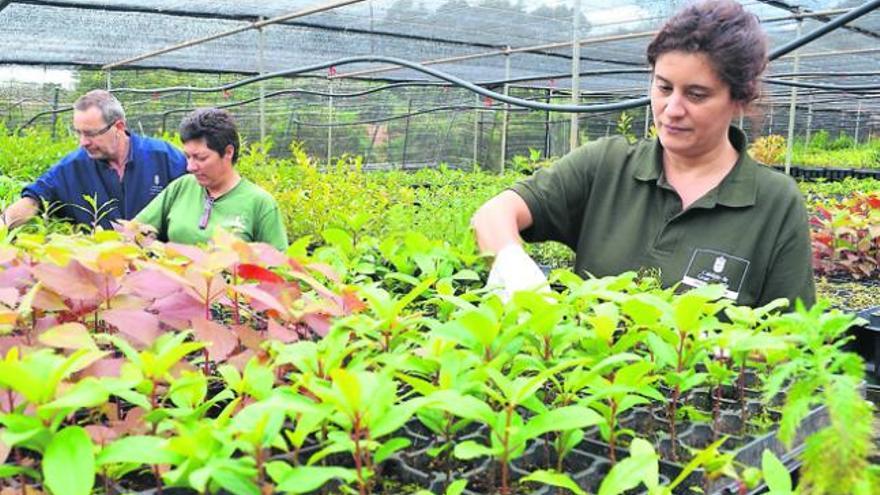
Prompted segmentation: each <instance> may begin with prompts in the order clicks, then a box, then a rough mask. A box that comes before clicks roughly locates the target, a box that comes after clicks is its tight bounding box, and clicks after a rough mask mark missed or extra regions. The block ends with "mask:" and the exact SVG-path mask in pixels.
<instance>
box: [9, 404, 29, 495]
mask: <svg viewBox="0 0 880 495" xmlns="http://www.w3.org/2000/svg"><path fill="white" fill-rule="evenodd" d="M10 404H11V402H10ZM13 452H15V464H16V465H17V466H22V465H23V464H22V459H21V452H20V451H19V450H18V449H17V448H16V449H13ZM18 485H19V486H20V487H21V495H27V483H26V482H25V478H24V473H20V474H19V475H18Z"/></svg>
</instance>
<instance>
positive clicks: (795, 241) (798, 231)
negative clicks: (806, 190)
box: [758, 190, 816, 307]
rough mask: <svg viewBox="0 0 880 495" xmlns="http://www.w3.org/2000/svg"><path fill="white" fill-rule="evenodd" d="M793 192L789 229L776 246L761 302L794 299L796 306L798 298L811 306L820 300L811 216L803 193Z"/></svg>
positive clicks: (788, 213)
mask: <svg viewBox="0 0 880 495" xmlns="http://www.w3.org/2000/svg"><path fill="white" fill-rule="evenodd" d="M791 194H792V196H793V197H792V199H791V200H790V201H789V202H788V208H787V209H786V216H785V220H784V225H786V226H787V228H786V229H785V230H784V232H783V233H782V235H780V236H779V238H778V240H777V242H776V244H775V245H774V248H773V251H774V252H773V257H772V259H771V261H770V266H769V270H768V273H767V278H766V282H765V284H764V288H763V290H762V291H761V296H760V300H759V301H758V304H759V305H764V304H767V303H769V302H770V301H772V300H774V299H777V298H780V297H784V298H786V299H788V300H789V301H791V304H792V307H793V306H794V302H795V300H796V299H800V300H801V301H803V302H804V305H806V306H807V307H810V306H812V305H813V304H814V303H815V302H816V287H815V282H814V279H813V265H812V261H813V259H812V256H813V251H812V243H811V239H810V227H809V217H808V214H807V209H806V206H805V204H804V201H803V198H801V196H800V193H799V192H798V191H796V190H795V191H792V193H791Z"/></svg>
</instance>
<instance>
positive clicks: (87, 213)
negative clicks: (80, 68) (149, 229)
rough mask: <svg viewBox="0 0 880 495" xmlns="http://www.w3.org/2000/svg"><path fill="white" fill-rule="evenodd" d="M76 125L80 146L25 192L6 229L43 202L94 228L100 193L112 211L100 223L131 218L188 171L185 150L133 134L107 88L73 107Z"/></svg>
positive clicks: (8, 214) (5, 218)
mask: <svg viewBox="0 0 880 495" xmlns="http://www.w3.org/2000/svg"><path fill="white" fill-rule="evenodd" d="M73 128H74V132H75V133H76V134H77V135H78V136H79V144H80V147H79V148H78V149H77V150H76V151H74V152H72V153H70V154H68V155H67V156H65V157H64V158H62V159H61V161H59V162H58V163H57V164H55V165H54V166H53V167H52V168H51V169H49V170H48V171H47V172H46V173H44V174H43V175H42V176H40V177H39V178H37V180H36V181H34V183H33V184H30V185H28V186H27V187H25V188H24V190H22V192H21V196H22V197H21V199H20V200H18V201H16V202H15V203H13V204H12V205H10V206H9V208H7V209H6V211H5V212H3V214H2V215H0V227H2V226H3V225H4V224H5V225H7V226H9V227H15V226H17V225H19V224H21V223H23V222H26V221H27V220H28V219H30V218H31V217H33V216H34V215H35V214H36V213H37V211H38V209H39V207H40V205H41V204H42V203H43V202H46V203H48V204H53V203H54V204H56V205H58V209H57V210H53V213H54V214H56V215H58V216H61V217H64V218H68V219H70V220H72V221H74V222H75V223H80V224H86V225H90V226H94V225H93V223H94V220H95V219H94V214H93V211H92V210H93V208H92V207H90V206H89V204H88V202H86V200H85V199H84V198H83V196H84V195H88V196H94V197H95V198H96V200H97V205H98V206H100V205H104V204H106V205H107V206H106V207H105V210H107V209H108V208H109V211H108V213H107V214H106V215H104V217H103V218H101V219H100V221H99V222H98V225H100V226H102V227H104V228H105V229H109V228H111V222H112V221H114V220H119V219H124V220H130V219H132V218H134V216H135V215H137V213H138V212H139V211H141V210H142V209H143V208H144V206H146V205H147V203H149V202H150V200H152V199H153V198H154V197H155V196H156V195H158V194H159V193H160V192H162V189H164V188H165V186H167V185H168V183H169V182H171V181H173V180H174V179H176V178H177V177H179V176H181V175H183V174H184V173H185V172H186V158H185V157H184V156H183V154H182V153H181V152H180V151H179V150H177V149H176V148H174V147H173V146H171V145H170V144H168V143H166V142H165V141H162V140H159V139H153V138H148V137H143V136H138V135H136V134H132V133H130V132H128V130H127V129H126V123H125V113H124V111H123V110H122V105H121V104H120V103H119V100H117V99H116V98H115V97H114V96H113V95H112V94H110V93H109V92H107V91H103V90H94V91H89V92H88V93H86V94H85V95H83V96H81V97H80V98H79V99H77V100H76V103H74V105H73Z"/></svg>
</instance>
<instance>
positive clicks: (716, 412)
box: [712, 383, 721, 442]
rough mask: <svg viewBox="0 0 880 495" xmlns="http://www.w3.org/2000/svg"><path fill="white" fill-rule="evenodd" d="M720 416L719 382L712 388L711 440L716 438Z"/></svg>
mask: <svg viewBox="0 0 880 495" xmlns="http://www.w3.org/2000/svg"><path fill="white" fill-rule="evenodd" d="M720 416H721V384H720V383H719V384H718V385H716V386H715V387H714V389H713V390H712V441H713V442H714V441H716V440H718V428H719V427H720V425H719V424H718V419H719V418H720Z"/></svg>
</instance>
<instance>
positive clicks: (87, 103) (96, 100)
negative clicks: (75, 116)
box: [73, 89, 125, 124]
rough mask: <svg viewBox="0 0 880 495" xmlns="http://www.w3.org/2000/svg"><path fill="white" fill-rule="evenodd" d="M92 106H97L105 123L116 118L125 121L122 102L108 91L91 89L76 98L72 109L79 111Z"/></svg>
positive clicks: (111, 121) (110, 122) (114, 120)
mask: <svg viewBox="0 0 880 495" xmlns="http://www.w3.org/2000/svg"><path fill="white" fill-rule="evenodd" d="M92 107H97V109H98V110H100V111H101V116H102V117H103V118H104V123H105V124H112V123H113V122H116V121H117V120H121V121H123V122H125V110H123V109H122V104H121V103H119V100H117V99H116V97H115V96H113V95H112V94H111V93H110V92H109V91H104V90H103V89H93V90H91V91H89V92H88V93H86V94H84V95H82V96H80V97H79V98H77V100H76V102H74V104H73V108H74V110H77V111H80V112H82V111H85V110H88V109H89V108H92Z"/></svg>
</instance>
